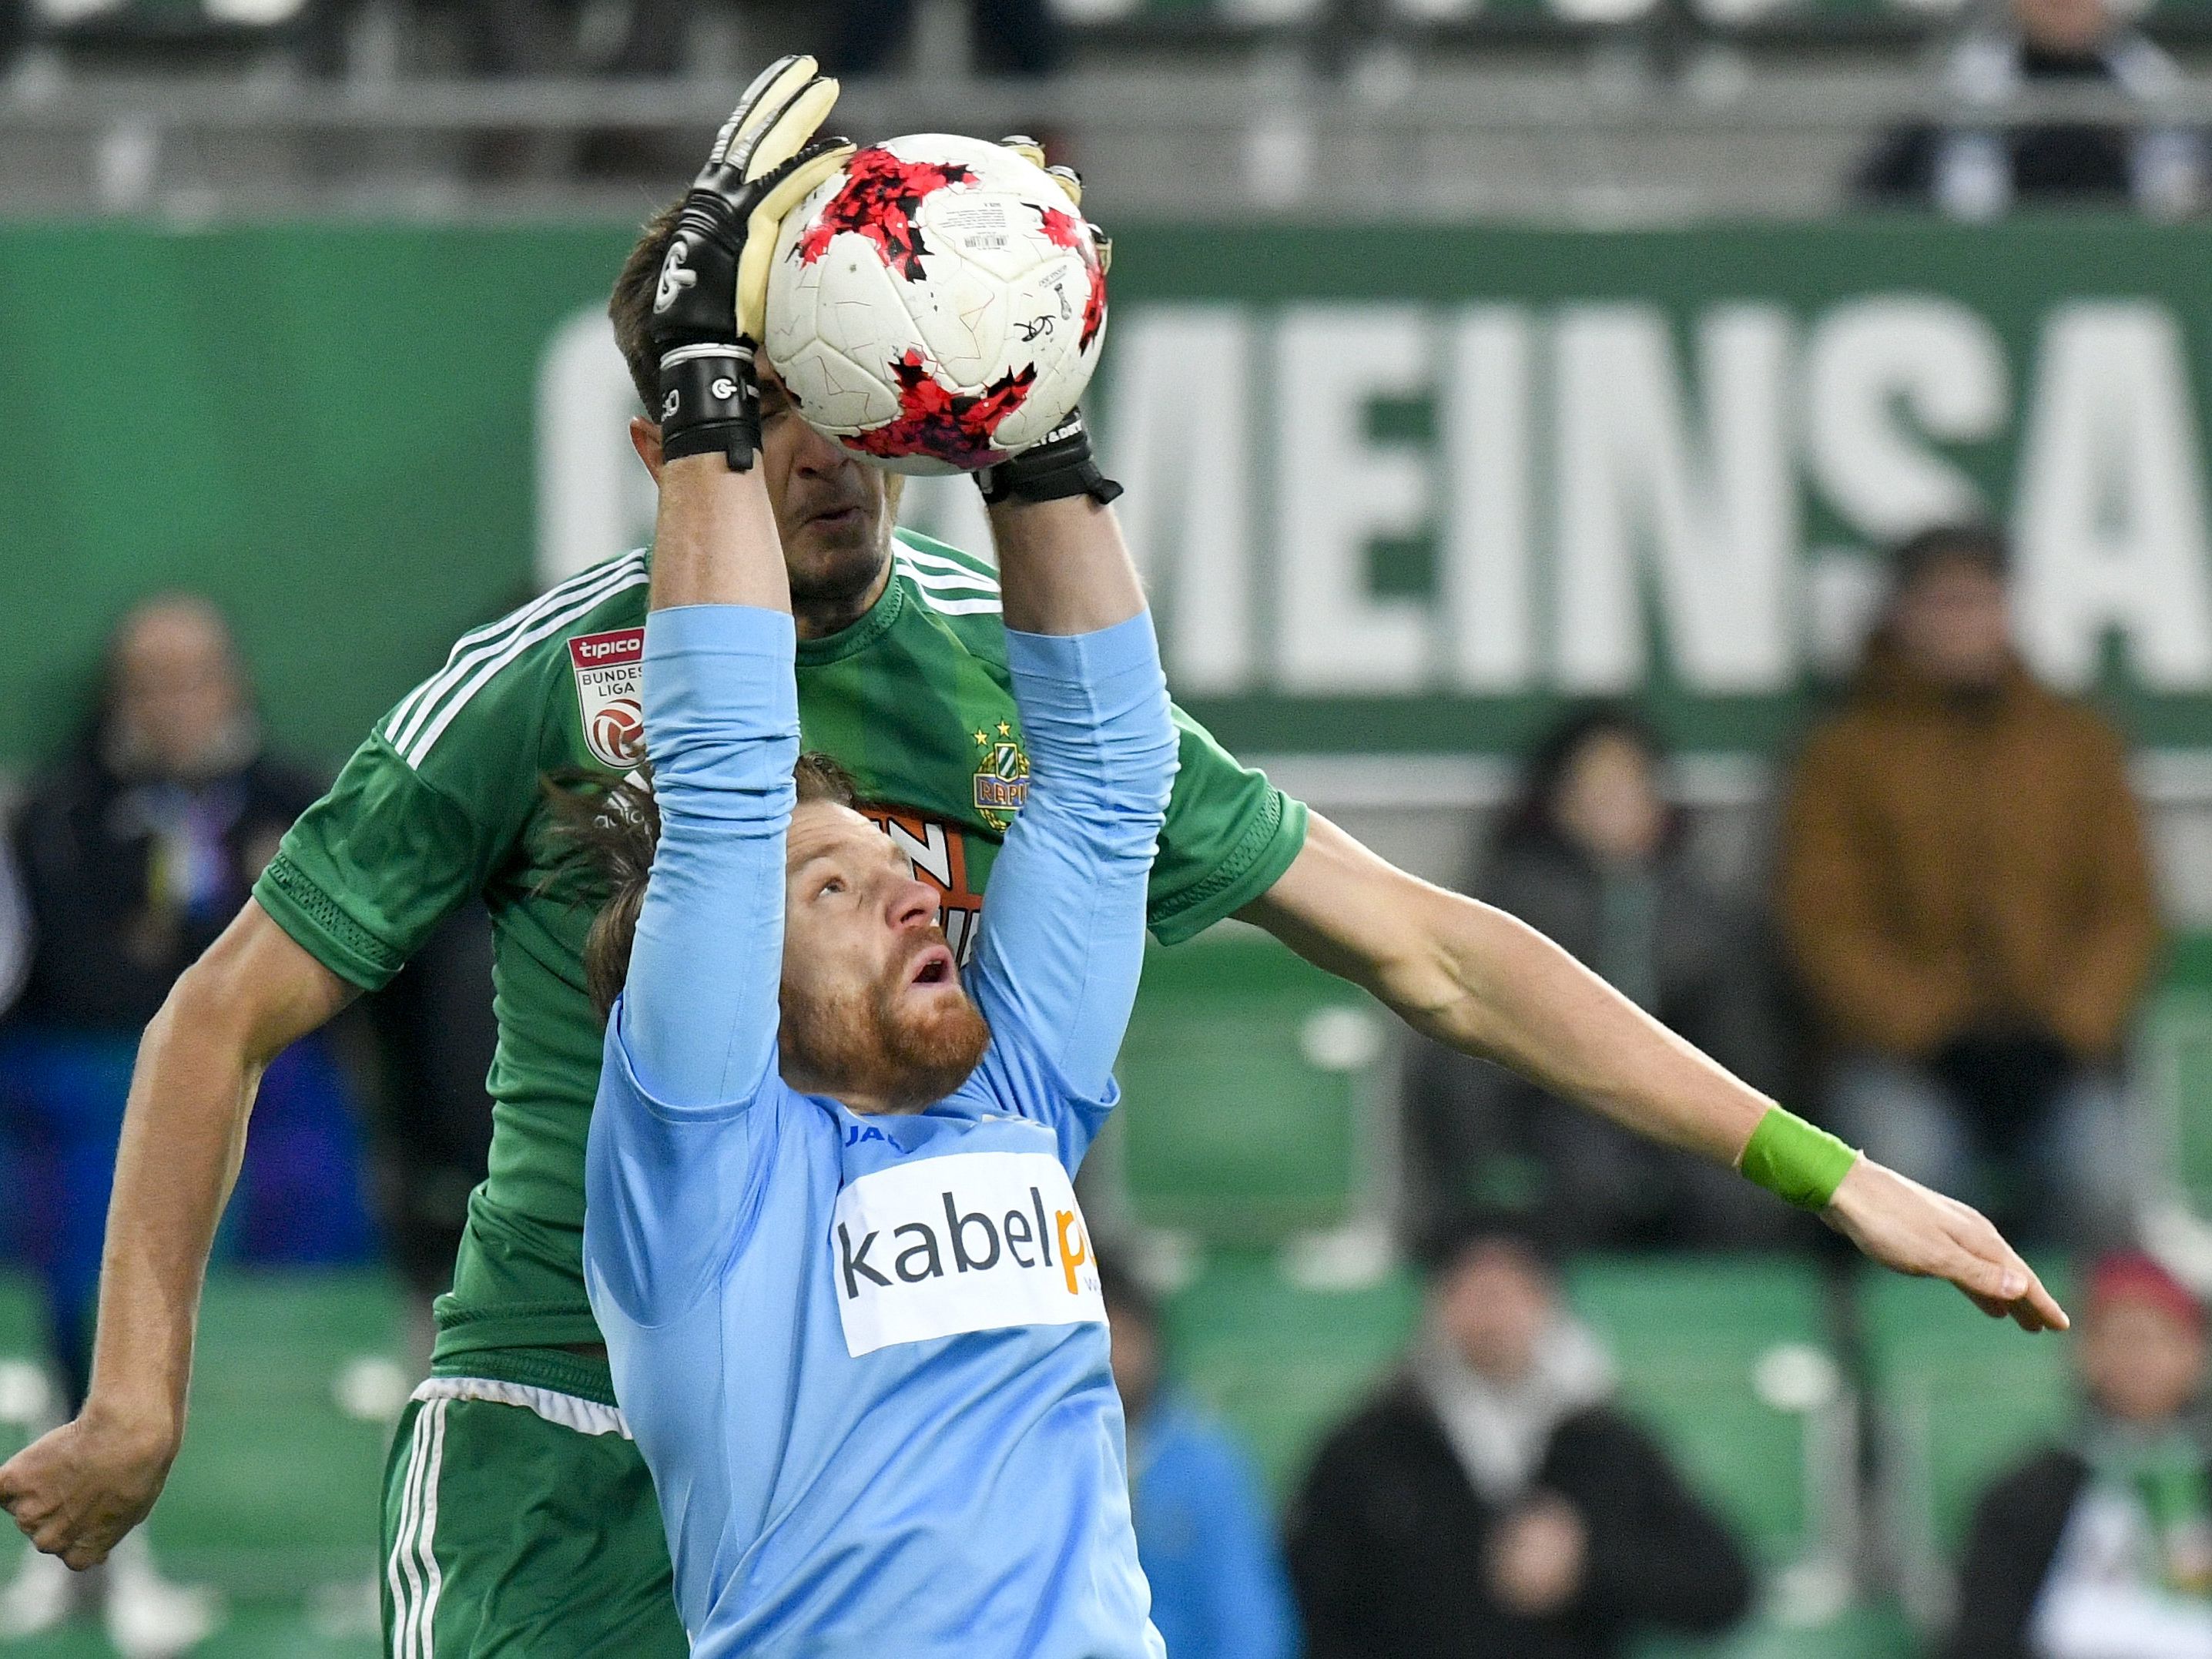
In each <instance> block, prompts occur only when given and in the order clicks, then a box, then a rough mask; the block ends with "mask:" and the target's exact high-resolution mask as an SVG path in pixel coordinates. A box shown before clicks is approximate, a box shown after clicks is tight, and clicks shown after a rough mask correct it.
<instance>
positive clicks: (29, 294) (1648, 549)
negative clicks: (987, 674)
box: [0, 218, 2212, 767]
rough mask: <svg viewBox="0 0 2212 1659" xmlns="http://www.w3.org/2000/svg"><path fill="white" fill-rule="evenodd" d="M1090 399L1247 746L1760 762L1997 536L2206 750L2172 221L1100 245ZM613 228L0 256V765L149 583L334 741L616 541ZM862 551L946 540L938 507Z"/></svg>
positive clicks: (310, 737) (12, 241) (305, 722)
mask: <svg viewBox="0 0 2212 1659" xmlns="http://www.w3.org/2000/svg"><path fill="white" fill-rule="evenodd" d="M1115 229H1116V231H1117V233H1118V234H1117V238H1116V246H1115V270H1114V291H1113V293H1114V307H1115V308H1114V314H1113V323H1112V326H1111V331H1110V334H1109V343H1108V349H1107V359H1106V367H1105V368H1104V370H1103V374H1102V379H1103V384H1102V385H1101V386H1099V387H1098V388H1097V390H1096V391H1095V392H1094V393H1093V396H1092V398H1091V400H1090V402H1091V407H1092V409H1093V410H1094V412H1095V414H1096V416H1097V424H1098V425H1099V428H1100V429H1101V433H1102V441H1103V447H1104V448H1105V450H1106V453H1107V456H1108V459H1109V466H1110V468H1111V470H1113V471H1115V473H1116V474H1117V476H1119V477H1121V479H1122V481H1123V482H1124V483H1127V485H1128V486H1129V494H1128V495H1127V498H1126V499H1125V501H1124V502H1123V504H1122V508H1121V510H1122V513H1123V516H1124V519H1125V522H1126V523H1127V526H1128V529H1129V532H1130V535H1131V538H1132V542H1133V545H1134V546H1135V547H1136V549H1137V550H1138V551H1139V556H1140V558H1141V559H1142V560H1143V562H1144V563H1145V566H1146V573H1147V579H1148V580H1149V582H1150V583H1151V585H1152V592H1153V594H1154V598H1155V602H1156V605H1157V607H1158V614H1159V617H1160V623H1161V629H1162V634H1163V638H1164V641H1165V643H1166V647H1167V651H1168V656H1169V662H1170V672H1171V675H1172V676H1173V678H1174V679H1175V681H1176V685H1177V688H1178V690H1179V691H1180V693H1181V694H1182V696H1183V699H1184V701H1185V702H1187V703H1188V704H1189V705H1190V706H1191V707H1193V708H1194V709H1195V710H1196V711H1197V712H1199V713H1200V714H1201V715H1202V716H1204V717H1205V718H1206V719H1208V720H1211V721H1212V722H1213V723H1214V725H1215V726H1216V728H1217V730H1218V731H1219V732H1220V733H1221V735H1222V736H1223V737H1224V738H1225V739H1226V740H1228V741H1229V742H1230V743H1231V744H1233V745H1235V746H1236V747H1237V748H1239V749H1242V750H1247V751H1249V752H1253V753H1270V754H1283V753H1333V752H1351V751H1361V752H1367V751H1382V752H1386V753H1390V752H1403V753H1407V754H1428V755H1438V754H1443V755H1450V754H1482V753H1486V752H1492V751H1495V750H1499V749H1501V748H1504V747H1508V746H1511V745H1514V744H1518V743H1519V742H1520V741H1521V740H1522V738H1524V737H1525V736H1526V735H1527V733H1528V730H1529V728H1530V726H1531V725H1532V724H1533V723H1534V722H1535V721H1537V720H1541V718H1543V716H1544V714H1545V713H1546V711H1547V709H1548V708H1551V707H1553V705H1555V704H1556V702H1558V700H1559V699H1560V698H1562V697H1564V696H1577V695H1585V694H1592V693H1626V694H1632V695H1637V696H1643V697H1644V698H1646V699H1647V701H1648V702H1649V703H1650V706H1651V708H1653V710H1654V712H1655V713H1656V714H1657V716H1658V717H1659V719H1660V720H1661V722H1662V725H1663V726H1665V728H1666V729H1667V730H1668V732H1669V734H1670V735H1671V736H1672V737H1673V738H1674V739H1675V740H1676V741H1677V742H1678V743H1680V744H1683V745H1684V746H1686V747H1690V748H1694V749H1699V750H1768V749H1771V747H1772V746H1773V745H1774V744H1776V743H1777V742H1778V741H1779V740H1781V739H1782V738H1784V735H1785V734H1786V733H1787V732H1788V731H1789V730H1790V726H1791V724H1792V723H1793V722H1794V721H1795V720H1796V719H1797V718H1798V716H1799V714H1800V711H1801V708H1802V699H1803V697H1804V696H1805V693H1806V691H1807V689H1808V687H1810V686H1812V685H1814V684H1817V683H1818V680H1819V679H1820V677H1821V675H1823V674H1824V673H1826V672H1830V671H1833V670H1834V669H1835V668H1836V667H1837V666H1838V665H1840V664H1842V663H1844V662H1845V661H1847V660H1848V659H1849V656H1850V652H1851V650H1852V648H1853V642H1854V641H1855V640H1856V639H1857V635H1858V633H1859V630H1860V629H1862V628H1863V625H1864V622H1865V618H1866V616H1867V613H1868V609H1869V605H1871V604H1872V602H1873V599H1874V597H1875V572H1874V567H1873V564H1872V560H1871V554H1872V552H1873V550H1875V549H1878V548H1879V547H1880V546H1881V545H1882V544H1885V543H1887V542H1888V541H1889V540H1891V539H1893V538H1895V537H1897V536H1898V535H1899V534H1901V533H1903V532H1907V531H1909V530H1911V529H1913V528H1915V527H1917V526H1920V525H1922V524H1924V523H1926V522H1929V521H1930V520H1935V519H1938V518H1945V517H1957V516H1984V517H1989V518H1992V519H1995V520H1999V521H2001V522H2002V523H2004V524H2006V525H2008V526H2010V527H2011V528H2012V529H2013V531H2014V532H2015V537H2016V544H2017V552H2018V561H2019V568H2018V583H2017V605H2018V621H2019V627H2020V632H2021V639H2022V641H2023V643H2024V646H2025V647H2026V648H2027V651H2028V652H2029V653H2030V654H2031V656H2032V657H2033V660H2034V661H2035V663H2036V664H2037V665H2038V666H2039V668H2040V669H2041V671H2043V672H2045V674H2046V675H2048V676H2050V677H2051V678H2054V679H2056V680H2057V681H2058V682H2060V683H2063V684H2069V685H2075V686H2081V687H2085V688H2093V689H2095V690H2099V691H2100V693H2102V694H2103V695H2104V696H2106V700H2107V701H2108V702H2109V704H2110V706H2111V707H2112V708H2114V709H2115V710H2116V711H2117V712H2118V714H2120V716H2121V717H2122V718H2123V720H2124V721H2125V722H2126V723H2127V724H2128V726H2130V729H2131V731H2132V732H2134V734H2135V735H2136V737H2137V738H2139V739H2141V740H2142V741H2143V742H2145V743H2148V744H2154V745H2157V746H2160V747H2162V748H2169V749H2172V748H2181V749H2187V748H2197V747H2212V533H2208V527H2207V523H2206V516H2205V514H2206V498H2207V476H2206V475H2207V466H2208V461H2212V454H2208V451H2207V449H2206V447H2205V434H2206V429H2207V426H2206V418H2207V415H2208V412H2212V411H2208V410H2207V408H2206V404H2205V399H2206V397H2207V395H2208V393H2212V284H2208V282H2207V279H2206V277H2205V276H2204V275H2203V273H2204V272H2205V271H2206V270H2208V269H2212V229H2205V228H2193V227H2172V226H2154V225H2147V224H2141V223H2136V222H2124V221H2118V220H2106V219H2102V218H2080V219H2068V220H2063V221H2062V220H2050V221H2036V222H2019V223H2015V224H2010V225H2006V226H2002V227H1997V228H1963V227H1954V226H1948V225H1939V224H1928V223H1920V222H1902V221H1882V222H1864V223H1860V224H1850V225H1835V226H1821V227H1790V226H1761V227H1741V228H1701V229H1695V230H1681V231H1663V232H1662V231H1645V232H1587V233H1583V232H1564V231H1534V230H1517V229H1507V228H1486V229H1461V228H1371V227H1370V228H1241V229H1230V228H1220V227H1172V228H1170V227H1145V226H1117V227H1115ZM629 235H630V232H629V229H628V228H626V227H624V226H622V225H620V224H600V225H566V226H513V227H501V228H487V229H465V228H450V227H397V226H357V225H346V226H300V227H255V228H219V229H208V230H169V229H164V228H147V227H135V226H106V225H89V224H88V225H67V226H25V225H18V226H9V227H0V418H4V420H5V422H6V427H5V429H6V431H7V433H8V439H7V441H6V442H5V444H4V446H0V540H3V542H4V546H5V548H6V550H7V552H6V556H5V557H4V558H0V600H4V602H5V604H4V610H0V616H4V617H5V618H6V620H7V625H8V629H9V636H10V648H9V652H8V653H7V656H6V659H5V665H4V667H0V693H4V696H0V765H5V766H9V767H15V766H20V765H21V764H23V763H27V762H31V761H33V760H35V759H36V758H37V757H40V756H41V755H43V754H45V753H47V752H50V751H51V750H52V747H53V745H54V744H56V743H57V742H58V741H59V740H60V739H61V738H63V737H64V735H65V733H66V732H67V730H68V729H69V727H70V724H71V722H72V721H73V720H75V719H76V717H77V714H78V711H79V710H80V708H81V707H82V696H83V693H84V689H85V688H86V686H87V685H88V682H89V678H90V676H91V674H92V672H93V670H94V662H95V658H96V653H97V648H98V643H99V641H100V636H101V635H102V634H103V633H104V631H105V630H106V627H107V626H108V625H109V623H111V622H112V619H113V617H115V616H116V615H117V614H118V611H120V610H121V609H123V608H124V607H125V605H128V604H129V603H130V602H131V601H132V600H133V599H136V598H137V597H139V596H141V595H143V594H145V593H147V592H152V591H155V590H158V589H161V588H172V587H191V588H197V589H201V590H204V591H207V592H211V593H213V594H214V595H216V597H217V598H218V599H221V600H222V602H223V603H224V604H225V605H227V606H228V608H229V610H230V611H231V612H232V613H233V615H234V617H236V618H237V620H238V623H239V625H240V629H241V631H242V633H243V635H244V637H245V640H246V646H247V648H248V651H249V653H250V654H251V657H252V661H253V664H254V666H255V669H256V672H257V675H258V678H259V681H260V684H261V689H262V694H263V701H264V707H265V708H266V712H267V713H268V714H269V717H270V720H271V722H272V724H273V725H274V726H275V727H276V731H277V732H278V734H279V736H280V737H281V738H283V740H284V741H285V742H287V743H288V744H290V745H291V746H293V747H295V749H298V750H301V751H303V752H305V753H307V754H309V755H312V756H316V757H321V758H323V759H325V760H330V759H335V758H336V757H338V756H340V755H342V754H343V752H344V750H346V749H347V748H348V747H349V745H350V744H351V743H352V741H353V740H354V739H355V738H356V737H357V736H358V734H359V733H360V732H362V730H363V729H364V728H365V727H366V726H367V725H368V722H369V721H370V720H372V719H374V716H375V715H376V714H377V713H378V712H380V710H381V709H382V708H384V707H385V706H386V705H387V704H388V703H389V702H392V700H393V699H394V698H396V697H397V696H398V695H399V694H400V693H401V692H402V691H404V690H405V689H406V688H407V686H408V685H409V684H411V683H412V682H413V681H414V680H415V679H416V678H418V677H419V676H421V675H422V673H424V672H426V671H428V669H429V668H430V667H431V666H433V665H435V662H436V661H437V660H438V659H440V657H441V655H442V653H443V652H444V650H445V647H447V644H448V643H450V641H452V639H453V636H454V635H457V634H459V632H461V631H462V630H464V629H466V628H468V627H469V626H471V624H473V623H477V622H479V621H482V620H483V619H485V618H486V617H489V616H492V615H495V614H496V613H497V612H498V611H501V610H502V609H503V608H505V607H506V606H507V605H511V604H513V603H514V602H516V601H517V600H519V599H520V598H521V597H522V596H523V595H524V594H526V592H528V591H530V589H531V588H532V586H533V585H535V584H538V583H541V582H543V581H544V580H549V579H551V578H554V577H557V576H558V575H560V574H565V573H566V572H567V571H568V570H569V569H572V568H575V567H577V566H578V565H580V564H581V563H583V562H589V561H590V560H592V559H595V558H598V557H602V556H605V555H607V554H609V553H611V552H615V551H617V550H621V549H622V548H623V547H625V546H628V545H631V544H635V542H636V541H637V540H639V539H641V538H642V535H643V533H644V531H645V529H646V527H647V526H648V525H649V523H650V511H651V499H650V494H649V489H648V488H647V482H646V480H645V478H644V476H643V474H642V472H641V470H640V469H639V468H638V467H637V465H636V463H635V460H634V459H632V458H631V457H630V455H629V450H628V445H627V441H626V438H625V435H624V424H625V422H626V421H627V419H628V417H629V416H630V414H631V413H632V412H633V400H632V396H631V394H630V392H629V389H628V385H627V381H626V380H625V378H624V376H623V371H622V368H621V364H620V362H619V361H618V360H617V358H616V356H615V354H614V352H613V349H612V347H611V343H610V341H609V339H608V337H607V332H606V327H605V321H604V319H603V318H602V317H601V316H600V312H599V307H600V305H601V303H602V301H603V296H604V294H605V289H606V286H607V284H608V283H609V281H610V280H611V276H612V273H613V271H614V270H615V268H616V266H617V264H618V263H619V261H620V259H621V258H622V255H623V252H624V251H625V249H626V247H627V246H628V243H629ZM908 512H909V516H910V517H912V518H913V519H915V520H916V521H917V522H920V523H921V524H923V525H924V526H926V527H932V528H934V529H936V530H938V531H940V532H944V533H946V534H949V535H951V536H952V537H953V538H956V539H959V540H963V541H971V540H973V539H974V538H975V535H976V534H977V532H978V531H979V529H980V526H981V516H980V513H979V512H978V510H977V509H976V507H975V504H974V501H973V500H972V492H970V491H969V490H968V489H967V486H966V485H965V484H964V483H963V482H961V481H957V480H954V481H947V482H944V483H934V484H933V485H930V486H927V487H923V488H918V489H915V490H914V491H913V492H912V499H911V500H910V501H909V502H908Z"/></svg>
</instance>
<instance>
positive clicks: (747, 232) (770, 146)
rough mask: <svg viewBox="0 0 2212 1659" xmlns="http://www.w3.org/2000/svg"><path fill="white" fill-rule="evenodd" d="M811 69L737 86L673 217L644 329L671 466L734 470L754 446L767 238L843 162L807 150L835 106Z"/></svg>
mask: <svg viewBox="0 0 2212 1659" xmlns="http://www.w3.org/2000/svg"><path fill="white" fill-rule="evenodd" d="M814 70H815V64H814V60H813V59H812V58H804V57H796V56H794V57H788V58H780V59H778V60H777V61H776V62H775V64H771V65H769V68H768V70H766V71H765V72H763V74H762V75H761V76H760V78H759V79H757V81H755V82H753V83H752V85H751V86H750V87H749V88H746V89H745V95H744V97H743V98H742V99H740V100H738V106H737V108H735V109H734V110H732V111H731V112H730V118H729V119H728V120H727V121H726V122H725V123H723V125H722V130H721V131H720V132H719V133H717V134H716V135H715V137H714V149H711V150H710V151H708V155H707V165H706V166H705V167H702V168H701V169H700V171H699V176H698V177H697V178H696V179H693V180H692V181H691V189H690V193H689V194H687V195H686V196H685V197H684V203H683V205H682V207H681V208H679V209H678V212H677V216H676V231H675V234H674V236H673V237H672V238H671V240H670V242H669V244H668V252H667V254H666V256H665V258H663V259H662V261H661V264H660V281H659V286H658V287H657V288H656V289H654V291H653V321H652V324H651V325H650V328H649V330H648V337H649V338H650V339H651V341H652V343H653V348H654V349H655V350H656V351H658V352H659V355H660V406H659V410H658V411H657V413H658V415H659V420H660V452H661V453H662V455H663V456H665V458H666V459H670V460H674V459H678V457H680V456H684V455H706V454H714V453H720V454H722V455H724V456H726V457H727V458H728V460H729V465H730V468H731V470H732V471H736V472H744V471H749V470H750V468H751V466H752V464H753V457H754V455H755V454H756V453H758V451H759V449H760V382H759V378H758V374H757V371H756V369H755V368H754V365H753V353H754V350H755V349H756V348H757V345H758V344H759V342H760V337H761V334H762V332H763V319H764V316H765V313H766V312H767V310H768V272H769V259H770V258H772V257H773V255H774V253H775V236H776V230H777V228H778V226H779V225H780V224H781V222H782V220H783V216H784V215H785V214H787V213H788V212H790V211H791V210H792V209H793V207H795V206H796V205H797V204H799V201H800V200H801V199H802V198H803V197H805V195H806V193H807V192H808V191H811V190H812V189H813V188H814V187H815V186H816V185H818V184H820V183H821V182H822V181H823V179H827V178H828V177H829V176H830V174H832V173H836V171H837V169H838V168H839V167H842V166H843V165H844V164H845V161H846V158H847V157H848V156H850V155H852V153H853V146H852V144H851V143H848V141H846V140H844V139H842V138H824V139H815V140H814V142H812V143H809V142H808V141H809V140H810V139H814V131H815V129H816V128H817V127H819V126H820V125H822V122H823V118H824V117H826V116H827V115H828V114H829V108H830V106H831V105H833V104H835V103H836V101H837V83H836V82H835V81H832V80H829V79H827V78H825V77H823V76H819V75H817V74H816V73H815V72H814Z"/></svg>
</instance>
